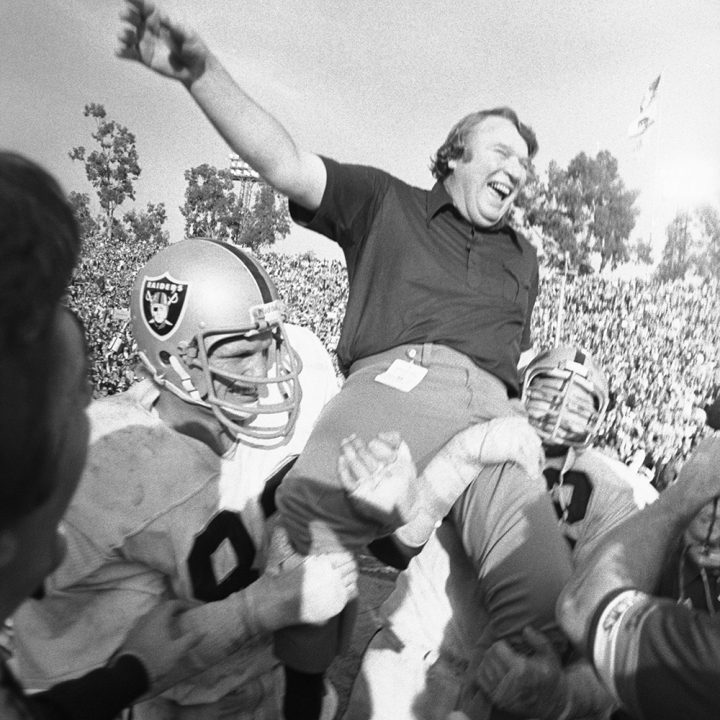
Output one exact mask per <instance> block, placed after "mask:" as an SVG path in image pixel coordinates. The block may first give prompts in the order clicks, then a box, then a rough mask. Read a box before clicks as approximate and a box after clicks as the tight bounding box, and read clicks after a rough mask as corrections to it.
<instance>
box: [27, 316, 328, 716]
mask: <svg viewBox="0 0 720 720" xmlns="http://www.w3.org/2000/svg"><path fill="white" fill-rule="evenodd" d="M286 329H287V331H288V336H289V338H290V343H291V345H292V346H293V347H294V349H295V351H296V352H297V353H298V354H299V355H300V357H301V359H302V361H303V364H304V368H303V371H302V373H301V375H300V383H301V386H302V388H303V399H302V403H301V408H300V413H299V417H298V421H297V424H296V426H295V430H294V432H293V435H292V437H291V438H289V440H288V442H287V443H286V444H285V445H282V446H280V447H273V448H249V447H246V446H243V445H240V446H238V447H237V449H236V451H235V452H234V453H233V454H231V455H230V456H229V457H226V458H220V457H218V456H217V455H216V454H215V453H214V452H213V451H212V450H211V449H210V448H209V447H208V446H207V445H205V444H204V443H202V442H200V441H199V440H196V439H194V438H191V437H188V436H186V435H182V434H180V433H178V432H176V431H174V430H173V429H172V428H170V427H169V426H168V425H166V424H165V423H164V422H163V421H162V420H160V418H159V417H158V416H157V413H156V412H155V411H154V409H153V406H154V403H155V401H156V400H157V397H158V393H159V391H158V389H157V387H156V386H155V385H154V384H153V383H152V381H149V380H146V381H143V382H141V383H139V384H138V385H136V386H134V387H133V388H131V389H130V390H128V391H127V392H125V393H122V394H120V395H117V396H113V397H109V398H104V399H102V400H98V401H95V402H93V403H92V404H91V406H90V409H89V416H90V423H91V437H90V449H89V453H88V461H87V465H86V468H85V471H84V473H83V477H82V479H81V482H80V485H79V488H78V491H77V493H76V495H75V497H74V499H73V501H72V503H71V505H70V508H69V509H68V513H67V515H66V519H65V527H66V534H67V539H68V553H67V556H66V558H65V560H64V561H63V563H62V564H61V565H60V567H59V568H58V569H57V570H56V571H55V572H54V573H53V574H52V575H51V576H50V577H49V578H48V581H47V583H46V588H45V589H46V597H45V598H44V599H43V600H41V601H35V600H31V601H27V602H26V603H24V604H23V605H22V606H21V608H20V609H19V610H18V612H17V614H16V616H15V634H16V663H17V669H18V674H19V676H20V677H21V679H22V680H23V682H24V684H25V686H26V687H30V688H36V689H42V688H46V687H48V686H50V685H53V684H55V683H57V682H59V681H62V680H66V679H68V678H72V677H77V676H79V675H82V674H84V673H86V672H88V671H90V670H92V669H94V668H97V667H100V666H102V665H104V664H105V663H106V662H107V660H108V659H109V658H110V656H111V655H112V654H113V653H114V652H115V650H116V649H117V648H118V647H119V646H120V645H121V644H122V642H123V640H124V638H125V635H126V633H127V632H128V630H129V629H130V628H131V627H132V625H133V624H134V623H135V621H136V620H137V619H138V618H139V617H140V616H141V615H143V614H144V613H145V612H147V611H148V610H149V609H150V608H151V607H153V606H154V605H155V604H156V603H157V602H158V601H160V600H163V599H167V598H172V597H177V598H181V599H187V600H192V601H196V602H207V601H210V600H219V599H222V598H224V597H226V596H227V595H229V594H230V593H232V592H235V591H237V590H240V589H242V588H243V587H246V586H247V585H248V584H249V583H251V582H253V581H254V579H256V578H257V576H258V571H259V569H260V566H261V555H262V542H263V529H264V521H265V517H266V514H267V513H268V512H269V509H268V507H267V503H266V507H265V508H263V503H262V501H261V500H262V494H263V490H264V489H265V485H266V481H267V480H268V479H269V478H271V477H272V476H273V474H274V473H276V472H278V471H281V470H282V468H283V467H284V466H286V465H288V462H289V461H291V460H292V459H293V458H294V457H295V456H296V455H297V454H298V453H299V452H300V451H301V450H302V448H303V446H304V444H305V442H306V440H307V437H308V435H309V434H310V431H311V429H312V426H313V424H314V422H315V420H316V418H317V416H318V414H319V412H320V410H321V409H322V407H323V405H324V404H325V402H326V401H327V400H328V399H330V397H332V396H333V395H334V394H335V393H336V392H337V389H338V383H337V379H336V375H335V372H334V370H333V367H332V362H331V361H330V358H329V356H328V354H327V352H326V351H325V349H324V348H323V346H322V344H321V343H320V341H319V340H318V339H317V338H316V337H315V336H314V335H313V334H312V333H311V332H309V331H307V330H304V329H303V328H297V327H293V326H288V327H287V328H286ZM276 664H277V662H276V660H275V659H274V658H273V657H272V647H271V637H270V636H265V637H260V638H254V639H253V640H252V641H251V642H250V643H248V644H247V645H245V646H244V647H243V649H242V651H241V652H238V653H236V654H235V655H234V656H232V657H230V658H228V659H227V660H226V661H224V662H223V663H221V664H220V665H218V666H213V667H212V668H209V669H208V670H207V671H205V672H204V673H202V674H201V675H199V676H196V677H195V678H193V680H192V681H191V682H187V683H184V684H182V685H180V686H176V687H175V688H173V690H172V691H171V693H170V695H171V697H172V698H173V699H174V700H176V701H178V702H181V703H187V704H203V703H211V702H214V701H216V700H218V699H220V698H222V697H223V696H224V695H225V694H227V693H229V692H231V691H233V692H234V691H236V690H237V688H238V687H239V686H242V685H244V684H246V683H252V682H254V681H256V682H260V683H261V681H262V677H261V676H262V675H264V674H266V673H268V672H270V671H271V670H272V669H273V668H274V667H275V666H276ZM261 684H262V683H261Z"/></svg>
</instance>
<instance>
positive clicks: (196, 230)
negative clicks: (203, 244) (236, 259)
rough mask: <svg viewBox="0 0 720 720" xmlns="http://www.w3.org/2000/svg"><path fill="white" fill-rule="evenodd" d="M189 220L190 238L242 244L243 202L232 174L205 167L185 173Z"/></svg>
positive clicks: (185, 213) (185, 212)
mask: <svg viewBox="0 0 720 720" xmlns="http://www.w3.org/2000/svg"><path fill="white" fill-rule="evenodd" d="M185 181H186V182H187V185H186V187H185V203H184V205H182V207H181V208H180V212H181V213H182V214H183V217H184V218H185V235H186V236H187V237H213V238H216V239H217V240H226V241H228V242H235V243H236V242H238V241H239V238H240V235H241V232H242V223H243V203H242V199H241V198H240V197H239V196H238V195H236V194H235V193H234V190H233V178H232V174H231V172H230V170H218V169H217V168H216V167H213V166H212V165H208V164H207V163H203V164H202V165H198V166H197V167H194V168H190V170H186V171H185Z"/></svg>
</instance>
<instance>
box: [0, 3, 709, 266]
mask: <svg viewBox="0 0 720 720" xmlns="http://www.w3.org/2000/svg"><path fill="white" fill-rule="evenodd" d="M163 7H164V8H165V9H166V10H167V11H168V12H169V13H170V14H171V15H172V16H174V17H177V18H178V19H182V21H183V22H185V23H186V24H187V25H189V26H191V27H194V28H195V29H197V30H198V31H199V32H200V34H201V35H202V36H203V38H204V39H205V41H206V42H207V44H208V45H209V46H210V47H211V49H212V50H213V51H214V52H215V54H216V55H217V56H218V57H219V58H220V59H221V61H222V62H223V63H224V64H225V65H226V67H227V68H228V70H229V71H230V73H231V75H232V76H233V77H234V78H235V79H236V80H237V81H238V82H239V83H240V84H241V86H242V87H243V88H244V89H245V90H246V91H247V92H249V93H250V94H251V95H252V96H253V97H254V98H255V99H256V100H257V101H258V102H259V103H260V104H261V105H262V106H263V107H265V108H266V109H267V110H269V111H270V112H272V113H273V114H275V115H276V117H277V118H278V119H279V120H280V121H281V122H282V123H283V124H284V125H285V127H286V128H287V129H288V130H289V131H290V133H291V134H292V135H293V137H294V138H295V140H296V141H297V142H298V144H300V145H302V146H303V147H306V148H308V149H310V150H314V151H316V152H320V153H323V154H325V155H330V156H332V157H334V158H336V159H338V160H342V161H347V162H358V163H363V164H369V165H374V166H377V167H381V168H383V169H385V170H387V171H389V172H391V173H393V174H394V175H397V176H398V177H400V178H402V179H404V180H406V181H408V182H410V183H412V184H414V185H419V186H421V187H431V186H432V183H433V180H432V177H431V175H430V173H429V170H428V164H429V159H430V156H431V155H432V154H433V152H434V151H435V150H436V149H437V147H438V146H439V145H440V144H441V143H442V142H443V140H444V139H445V136H446V135H447V132H448V130H449V129H450V127H451V126H452V125H453V124H454V123H455V122H456V121H457V120H458V119H459V118H460V117H462V116H463V115H465V114H467V113H469V112H472V111H474V110H477V109H482V108H487V107H494V106H497V105H510V106H512V107H513V108H514V109H515V110H516V111H517V112H518V114H519V115H520V117H521V119H522V120H523V121H524V122H526V123H528V124H530V125H531V126H532V127H533V128H534V130H535V132H536V133H537V136H538V139H539V142H540V152H539V154H538V156H537V158H536V161H535V164H536V167H537V168H538V170H539V171H540V172H541V173H543V172H544V171H545V170H546V169H547V166H548V163H549V162H550V161H553V160H554V161H555V162H557V163H558V164H559V165H560V166H561V167H566V166H567V163H568V162H569V161H570V160H571V159H572V158H573V157H574V156H575V155H577V154H578V153H579V152H585V153H586V154H588V155H591V156H595V155H596V154H597V152H598V151H600V150H609V151H610V152H611V153H612V154H613V155H614V156H615V157H616V158H617V159H618V162H619V171H620V175H621V177H622V179H623V180H624V182H625V184H626V186H627V187H629V188H634V189H638V190H639V191H640V197H639V200H638V207H639V208H640V211H641V215H640V217H639V219H638V222H637V225H636V230H635V232H634V237H642V238H643V239H645V240H651V241H652V243H653V246H654V247H655V248H656V250H655V255H656V259H657V258H658V256H659V253H660V251H661V248H662V244H663V242H664V237H665V226H666V225H667V223H668V222H669V221H670V220H671V219H672V217H673V216H674V215H675V213H676V212H678V211H679V210H682V209H684V208H686V207H692V206H694V205H696V204H699V203H706V202H710V203H713V204H714V205H716V206H717V207H720V2H717V0H683V1H682V2H678V1H677V0H657V1H655V2H653V1H652V0H642V1H640V0H592V1H591V0H452V1H447V2H445V1H441V0H382V1H381V0H362V1H358V0H352V1H351V0H314V1H313V0H310V1H308V0H302V1H300V0H263V1H262V2H249V1H247V2H246V1H241V0H225V2H219V1H217V0H215V1H212V2H210V1H201V0H168V2H165V3H163ZM121 8H122V3H121V2H120V1H119V0H33V1H32V2H11V0H1V1H0V147H1V148H3V149H9V150H14V151H17V152H21V153H24V154H26V155H28V156H30V157H31V158H33V159H35V160H37V161H39V162H40V163H41V164H42V165H44V166H45V167H46V168H47V169H48V170H50V171H51V172H52V173H53V174H55V175H56V176H57V177H58V179H59V180H60V182H61V183H62V185H63V187H64V188H65V189H66V190H68V191H69V190H76V191H79V192H88V193H90V194H92V189H91V187H90V185H89V184H88V182H87V180H86V178H85V175H84V170H83V167H82V164H81V163H78V162H72V161H71V160H70V159H69V157H68V152H69V151H70V149H71V148H72V147H74V146H77V145H85V146H86V147H88V148H89V147H92V145H93V140H92V138H91V137H90V133H91V132H92V131H93V129H94V125H93V123H92V121H91V120H90V119H87V118H85V117H84V116H83V108H84V106H85V105H86V104H88V103H91V102H95V103H101V104H103V105H104V106H105V108H106V110H107V112H108V117H109V118H111V119H114V120H117V121H118V122H120V123H121V124H123V125H125V126H127V127H128V128H129V129H130V130H131V131H132V132H133V133H134V134H135V136H136V138H137V149H138V153H139V157H140V165H141V168H142V174H141V176H140V179H139V180H138V183H137V204H138V205H139V206H140V207H144V205H145V204H146V203H147V202H154V203H155V202H164V203H165V205H166V207H167V211H168V225H167V228H168V229H169V231H170V234H171V237H172V239H173V240H175V239H180V238H181V237H182V235H183V218H182V215H181V214H180V211H179V209H178V208H179V206H180V205H182V203H183V199H184V198H183V195H184V190H185V180H184V177H183V173H184V171H185V170H187V169H189V168H191V167H194V166H197V165H200V164H202V163H209V164H211V165H215V166H216V167H219V168H222V167H227V166H228V165H229V158H228V154H229V152H230V149H229V148H228V147H227V146H226V145H225V143H224V142H223V141H222V140H221V139H220V138H219V136H218V135H217V134H216V133H215V131H214V129H213V128H212V127H211V125H210V124H209V122H208V121H207V120H206V119H205V117H204V116H203V114H202V113H201V112H200V110H199V109H198V108H197V107H196V106H195V105H194V103H193V101H192V99H191V98H190V97H189V95H188V94H187V92H186V91H185V90H184V88H183V87H182V86H180V85H179V84H177V83H174V82H172V81H169V80H167V79H165V78H161V77H159V76H157V75H154V74H153V73H152V72H150V71H149V70H147V69H146V68H144V67H142V66H141V65H139V64H137V63H133V62H128V61H122V60H120V59H118V58H116V57H115V55H114V51H115V48H116V44H117V43H116V35H117V33H118V31H119V29H120V21H119V19H118V15H119V12H120V10H121ZM659 73H662V79H661V82H660V86H659V90H658V96H657V102H658V122H657V123H656V125H655V126H654V128H653V129H652V130H651V131H650V132H649V133H648V135H647V136H646V137H645V138H644V141H643V145H642V147H640V148H637V143H636V142H635V141H633V140H631V139H630V138H628V126H629V125H630V123H631V122H632V121H633V120H634V119H635V118H636V116H637V115H638V111H639V106H640V102H641V99H642V97H643V94H644V93H645V91H646V89H647V87H648V85H649V84H650V83H651V82H652V81H653V80H654V79H655V78H656V77H657V75H658V74H659ZM128 209H129V206H128ZM280 247H282V248H284V249H288V250H302V251H304V250H307V249H313V250H314V251H315V252H316V253H317V254H318V255H320V256H322V257H338V256H339V253H338V252H337V249H336V248H335V247H334V246H333V244H332V243H331V242H330V241H328V240H326V239H323V238H320V237H319V236H317V235H314V234H313V233H310V232H309V231H306V230H302V229H299V228H295V229H293V231H292V233H291V235H290V237H289V238H288V239H286V240H285V241H284V242H283V243H281V246H280Z"/></svg>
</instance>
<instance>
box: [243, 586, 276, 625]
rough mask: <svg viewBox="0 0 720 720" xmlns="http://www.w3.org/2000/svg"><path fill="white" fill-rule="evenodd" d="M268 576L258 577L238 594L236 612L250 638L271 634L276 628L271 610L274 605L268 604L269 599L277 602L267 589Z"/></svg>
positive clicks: (273, 594)
mask: <svg viewBox="0 0 720 720" xmlns="http://www.w3.org/2000/svg"><path fill="white" fill-rule="evenodd" d="M267 584H268V576H267V575H263V576H261V577H259V578H258V579H257V580H256V581H255V582H254V583H252V584H251V585H248V586H247V587H246V588H245V589H244V590H240V591H239V592H238V611H239V613H240V615H241V618H240V621H241V622H243V623H244V625H245V627H246V628H247V630H248V633H249V635H250V637H254V636H256V635H262V634H263V633H267V632H273V631H275V630H276V629H277V628H276V627H275V624H274V622H273V618H272V614H271V610H272V608H273V607H274V606H275V603H274V602H272V603H270V602H268V599H269V598H272V599H273V601H276V600H277V597H276V596H275V593H273V592H272V591H269V590H270V589H269V588H268V587H267Z"/></svg>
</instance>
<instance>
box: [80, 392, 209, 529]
mask: <svg viewBox="0 0 720 720" xmlns="http://www.w3.org/2000/svg"><path fill="white" fill-rule="evenodd" d="M140 385H141V386H142V385H143V384H142V383H141V384H140ZM141 386H137V387H134V388H132V389H131V390H130V391H127V392H125V393H122V394H120V395H118V396H113V397H111V398H105V399H102V400H98V401H96V402H94V403H92V404H91V407H90V409H89V416H90V425H91V439H90V445H89V447H88V457H87V462H86V465H85V469H84V471H83V474H82V477H81V480H80V485H79V487H78V490H77V492H76V494H75V497H74V498H73V500H72V502H71V504H70V507H69V509H68V513H67V522H68V523H69V524H70V525H71V526H72V527H76V528H78V529H81V530H82V531H83V532H89V533H91V534H92V535H94V536H97V537H105V538H106V539H107V541H108V542H110V543H115V542H118V541H119V538H118V537H116V535H117V534H118V533H120V531H121V529H122V532H132V531H133V530H134V529H135V528H136V527H141V526H143V525H144V524H146V523H147V522H148V521H150V519H152V518H156V517H159V516H161V515H163V513H167V512H169V511H170V509H171V508H173V507H177V506H180V505H181V504H182V503H183V502H184V501H185V499H187V498H190V497H192V496H194V495H195V494H197V493H199V492H202V489H203V487H205V486H206V485H207V484H208V483H212V482H213V481H215V482H217V481H218V480H219V476H220V459H219V457H218V456H217V455H216V454H215V453H214V452H213V451H212V450H211V449H210V448H209V447H208V446H207V445H205V444H204V443H202V442H201V441H199V440H196V439H194V438H191V437H189V436H187V435H183V434H181V433H178V432H176V431H175V430H173V429H172V428H171V427H170V426H169V425H167V424H166V423H164V422H163V421H162V420H160V419H159V418H158V417H157V416H156V415H155V414H154V413H152V412H151V405H152V401H153V400H152V398H153V397H156V395H155V394H154V392H155V391H154V389H153V388H152V387H148V386H144V387H141Z"/></svg>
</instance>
